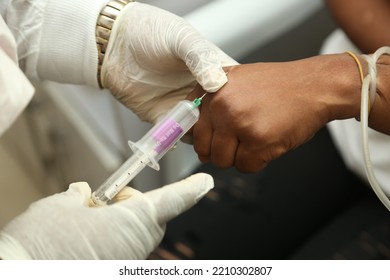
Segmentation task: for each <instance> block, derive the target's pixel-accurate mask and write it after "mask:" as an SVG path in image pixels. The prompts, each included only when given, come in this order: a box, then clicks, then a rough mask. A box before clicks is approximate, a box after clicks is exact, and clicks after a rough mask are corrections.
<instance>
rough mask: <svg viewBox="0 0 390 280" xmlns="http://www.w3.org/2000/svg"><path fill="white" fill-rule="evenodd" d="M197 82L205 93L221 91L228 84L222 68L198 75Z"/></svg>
mask: <svg viewBox="0 0 390 280" xmlns="http://www.w3.org/2000/svg"><path fill="white" fill-rule="evenodd" d="M197 81H198V83H199V84H200V85H201V86H202V88H203V89H204V90H205V91H206V92H210V93H213V92H216V91H218V90H219V89H221V88H222V87H223V86H224V85H225V84H226V83H227V82H228V78H227V76H226V73H225V72H224V71H223V69H222V68H221V69H210V70H209V71H205V72H203V73H200V74H199V75H198V78H197Z"/></svg>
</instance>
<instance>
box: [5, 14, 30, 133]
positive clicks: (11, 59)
mask: <svg viewBox="0 0 390 280" xmlns="http://www.w3.org/2000/svg"><path fill="white" fill-rule="evenodd" d="M33 94H34V88H33V86H32V85H31V83H30V82H29V80H28V79H27V78H26V76H25V75H24V73H23V72H22V71H21V70H20V68H19V67H18V62H17V54H16V43H15V40H14V38H13V36H12V34H11V32H10V31H9V29H8V28H7V25H6V24H5V22H4V20H3V18H2V17H0V135H2V134H3V133H4V131H5V130H6V129H7V128H8V127H10V126H11V124H12V123H13V121H14V120H15V119H16V118H17V117H18V116H19V114H20V113H21V112H22V111H23V109H24V108H25V107H26V106H27V104H28V102H29V101H30V99H31V97H32V96H33Z"/></svg>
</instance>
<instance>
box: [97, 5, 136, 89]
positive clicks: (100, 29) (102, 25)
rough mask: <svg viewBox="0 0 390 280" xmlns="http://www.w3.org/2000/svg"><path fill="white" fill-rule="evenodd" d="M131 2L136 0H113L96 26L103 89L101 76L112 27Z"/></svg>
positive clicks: (100, 16)
mask: <svg viewBox="0 0 390 280" xmlns="http://www.w3.org/2000/svg"><path fill="white" fill-rule="evenodd" d="M130 2H134V0H111V1H110V2H108V4H107V5H106V6H104V8H103V9H102V11H101V12H100V14H99V17H98V20H97V24H96V43H97V49H98V69H97V78H98V83H99V86H100V87H101V88H103V86H102V84H101V80H100V74H101V69H102V65H103V60H104V54H105V53H106V50H107V45H108V41H109V39H110V35H111V29H112V26H113V25H114V22H115V20H116V18H117V17H118V15H119V13H120V12H121V10H122V9H123V8H124V7H125V6H126V5H127V4H129V3H130Z"/></svg>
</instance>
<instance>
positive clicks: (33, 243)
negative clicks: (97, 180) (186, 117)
mask: <svg viewBox="0 0 390 280" xmlns="http://www.w3.org/2000/svg"><path fill="white" fill-rule="evenodd" d="M212 187H213V179H212V177H211V176H210V175H207V174H196V175H193V176H190V177H188V178H187V179H185V180H182V181H180V182H177V183H174V184H171V185H168V186H165V187H162V188H159V189H155V190H153V191H150V192H147V193H144V194H143V193H141V192H139V191H137V190H134V189H132V188H125V193H126V194H125V195H130V196H131V197H130V198H127V199H125V200H122V201H119V202H116V203H114V204H111V205H108V206H104V207H96V208H95V207H92V208H91V207H89V206H88V203H89V199H90V197H91V189H90V188H89V186H88V184H87V183H75V184H71V185H70V187H69V189H68V191H66V192H63V193H60V194H56V195H53V196H50V197H47V198H44V199H42V200H39V201H38V202H35V203H33V204H32V205H31V206H30V207H29V209H28V210H27V211H26V212H25V213H23V214H21V215H20V216H19V217H17V218H16V219H14V220H13V221H11V222H10V223H9V224H8V225H7V226H6V227H5V228H4V230H3V231H2V232H1V235H0V259H26V258H32V259H145V258H146V257H147V256H148V255H149V254H150V253H151V252H152V251H153V250H154V249H155V247H157V245H158V244H159V243H160V242H161V240H162V237H163V235H164V231H165V225H166V222H167V221H169V220H170V219H172V218H173V217H176V216H177V215H179V214H180V213H182V212H183V211H185V210H187V209H188V208H190V207H191V206H193V205H194V204H195V203H196V202H197V201H198V200H200V199H201V198H202V197H203V196H204V195H205V194H206V193H207V192H208V191H209V190H210V189H211V188H212ZM121 194H122V195H123V194H124V193H123V192H122V193H121Z"/></svg>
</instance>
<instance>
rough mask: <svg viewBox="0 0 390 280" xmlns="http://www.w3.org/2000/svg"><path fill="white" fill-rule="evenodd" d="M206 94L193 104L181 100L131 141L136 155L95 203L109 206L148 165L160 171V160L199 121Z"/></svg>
mask: <svg viewBox="0 0 390 280" xmlns="http://www.w3.org/2000/svg"><path fill="white" fill-rule="evenodd" d="M205 95H206V94H204V95H203V96H202V97H200V98H196V99H195V100H193V101H192V102H191V101H189V100H183V101H180V102H179V103H178V104H177V105H176V106H175V107H174V108H173V109H171V110H170V111H169V112H168V114H167V115H166V116H165V117H164V118H163V119H162V120H160V121H159V122H158V123H157V124H155V125H154V126H153V127H152V128H151V129H150V130H149V131H148V132H147V133H146V134H145V135H144V136H143V137H142V138H141V139H140V140H139V141H137V142H135V143H134V142H131V141H129V145H130V148H131V150H132V151H133V153H134V154H133V155H132V156H131V157H130V158H129V159H128V160H127V161H125V162H124V163H123V164H122V165H121V166H120V167H119V168H118V170H116V171H115V172H114V173H113V174H112V175H111V176H110V177H109V178H108V179H107V180H106V181H104V182H103V184H102V185H101V186H100V187H99V188H98V189H97V190H96V191H95V192H93V193H92V204H94V205H105V204H107V202H109V201H110V200H111V199H113V198H114V196H116V195H117V194H118V193H119V192H120V191H121V190H122V189H123V188H124V187H125V186H126V185H127V184H128V183H129V182H130V181H131V180H132V179H133V178H134V177H135V176H136V175H137V174H138V173H139V172H141V170H142V169H143V168H144V167H145V166H146V165H149V166H150V167H152V168H154V169H156V170H159V169H160V166H159V164H158V161H159V160H160V159H161V158H162V157H163V156H164V155H165V154H166V153H167V152H168V151H169V150H170V149H171V148H172V147H173V146H174V145H175V144H176V143H177V142H178V141H179V140H180V138H181V137H182V136H183V135H184V134H185V133H186V132H187V131H188V130H189V129H190V128H191V127H192V126H193V125H194V124H195V123H196V122H197V120H198V119H199V109H198V107H199V105H200V104H201V102H202V99H203V97H204V96H205Z"/></svg>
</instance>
